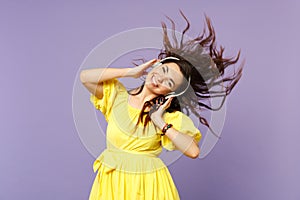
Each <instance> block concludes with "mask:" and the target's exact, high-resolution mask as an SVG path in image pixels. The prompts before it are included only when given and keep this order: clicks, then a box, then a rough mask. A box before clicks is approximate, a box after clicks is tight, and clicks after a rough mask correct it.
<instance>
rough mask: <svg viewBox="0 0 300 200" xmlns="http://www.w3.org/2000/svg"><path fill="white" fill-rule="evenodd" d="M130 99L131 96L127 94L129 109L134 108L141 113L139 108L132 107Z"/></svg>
mask: <svg viewBox="0 0 300 200" xmlns="http://www.w3.org/2000/svg"><path fill="white" fill-rule="evenodd" d="M129 99H130V95H129V94H127V106H128V107H129V108H132V109H133V110H136V111H141V110H140V109H139V108H136V107H133V106H132V105H130V103H129Z"/></svg>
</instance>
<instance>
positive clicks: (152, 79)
mask: <svg viewBox="0 0 300 200" xmlns="http://www.w3.org/2000/svg"><path fill="white" fill-rule="evenodd" d="M151 81H152V84H153V85H154V86H155V87H158V84H157V80H156V78H155V76H154V75H153V76H152V78H151Z"/></svg>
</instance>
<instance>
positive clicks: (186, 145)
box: [166, 128, 200, 158]
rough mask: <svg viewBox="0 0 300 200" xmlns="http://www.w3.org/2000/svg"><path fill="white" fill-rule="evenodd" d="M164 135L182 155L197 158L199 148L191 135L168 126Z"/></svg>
mask: <svg viewBox="0 0 300 200" xmlns="http://www.w3.org/2000/svg"><path fill="white" fill-rule="evenodd" d="M166 136H167V137H168V138H169V139H170V140H171V141H172V143H173V144H174V145H175V146H176V148H177V149H178V150H180V151H181V152H182V153H183V154H184V155H186V156H188V157H190V158H197V157H198V156H199V153H200V149H199V147H198V145H197V144H196V143H195V141H194V138H193V137H191V136H189V135H186V134H183V133H181V132H179V131H177V130H176V129H174V128H169V129H168V130H167V132H166Z"/></svg>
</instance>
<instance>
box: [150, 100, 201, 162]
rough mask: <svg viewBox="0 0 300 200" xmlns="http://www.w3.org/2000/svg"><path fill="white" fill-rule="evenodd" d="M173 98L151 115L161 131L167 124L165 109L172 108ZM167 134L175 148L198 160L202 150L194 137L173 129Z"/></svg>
mask: <svg viewBox="0 0 300 200" xmlns="http://www.w3.org/2000/svg"><path fill="white" fill-rule="evenodd" d="M172 98H173V97H172ZM172 98H169V99H168V100H167V101H166V102H165V103H164V104H163V105H160V106H159V108H158V110H157V111H155V112H153V113H152V114H151V115H150V117H151V120H152V121H153V123H154V124H155V125H156V126H157V127H158V128H159V129H160V130H162V128H163V127H164V125H165V124H166V122H165V121H164V119H163V117H162V115H163V113H164V111H165V109H167V108H168V107H169V106H170V104H171V101H172ZM165 134H166V136H167V137H168V138H169V139H170V140H171V141H172V143H173V144H174V145H175V147H176V148H177V149H178V150H180V151H181V152H182V153H183V154H184V155H186V156H188V157H190V158H197V157H198V156H199V154H200V148H199V146H198V144H197V143H196V142H195V140H194V138H193V137H191V136H189V135H186V134H184V133H181V132H179V131H177V130H176V129H174V128H172V127H171V128H169V129H168V130H167V132H166V133H165Z"/></svg>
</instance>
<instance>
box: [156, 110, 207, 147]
mask: <svg viewBox="0 0 300 200" xmlns="http://www.w3.org/2000/svg"><path fill="white" fill-rule="evenodd" d="M164 120H165V122H166V123H169V124H172V125H173V128H174V129H176V130H177V131H179V132H181V133H183V134H187V135H189V136H192V137H193V138H194V140H195V141H196V143H197V144H198V143H199V142H200V140H201V137H202V135H201V133H200V131H199V129H198V128H196V127H195V125H194V123H193V121H192V120H191V119H190V118H189V117H188V116H187V115H185V114H184V113H182V112H179V111H176V112H173V113H165V114H164ZM161 143H162V146H163V147H164V148H165V149H167V150H169V151H173V150H175V149H176V148H175V145H174V144H173V142H172V141H171V140H170V139H169V138H168V136H166V135H164V136H162V137H161Z"/></svg>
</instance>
